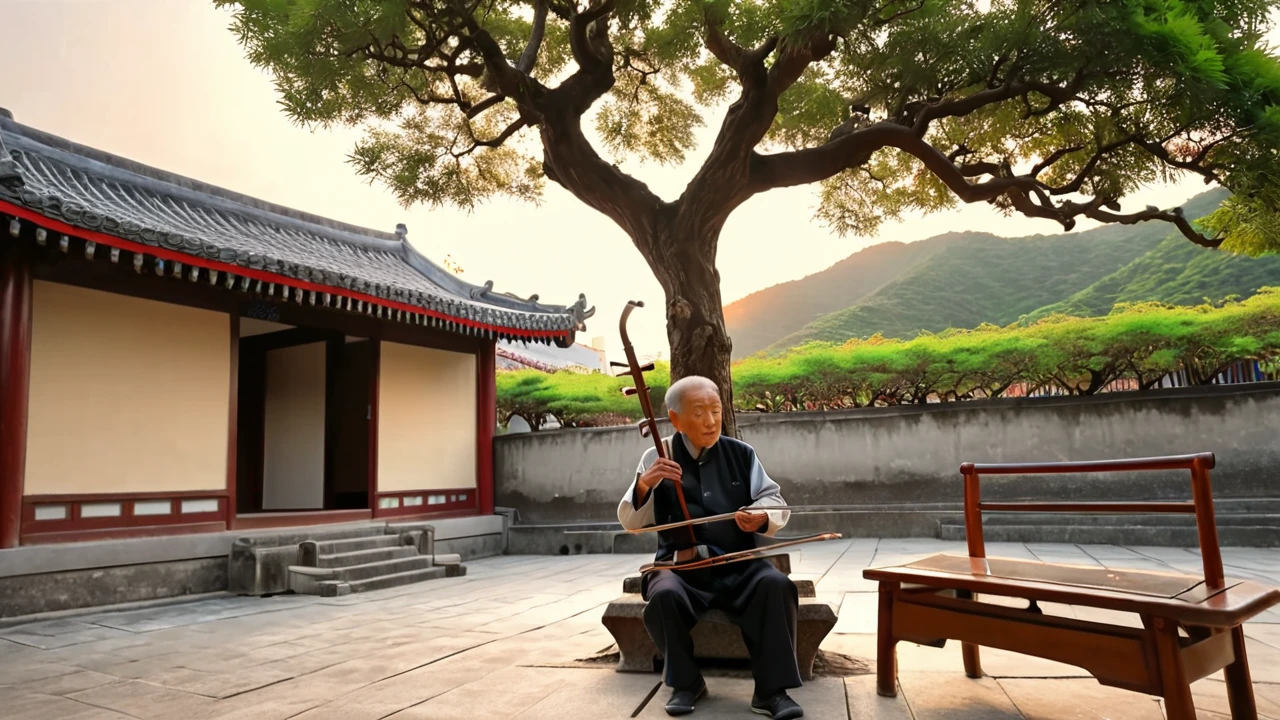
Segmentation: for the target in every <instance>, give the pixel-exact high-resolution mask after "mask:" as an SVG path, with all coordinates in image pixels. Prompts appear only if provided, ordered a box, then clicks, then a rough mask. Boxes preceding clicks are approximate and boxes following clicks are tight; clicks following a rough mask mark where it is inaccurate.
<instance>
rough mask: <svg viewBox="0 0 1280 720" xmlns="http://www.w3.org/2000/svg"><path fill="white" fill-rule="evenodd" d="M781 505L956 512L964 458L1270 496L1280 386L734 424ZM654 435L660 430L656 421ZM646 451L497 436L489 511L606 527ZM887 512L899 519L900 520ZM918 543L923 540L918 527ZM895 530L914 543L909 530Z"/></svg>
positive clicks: (1100, 486) (1073, 489) (1185, 489)
mask: <svg viewBox="0 0 1280 720" xmlns="http://www.w3.org/2000/svg"><path fill="white" fill-rule="evenodd" d="M738 424H739V427H740V429H741V433H742V437H743V440H745V441H746V442H748V443H750V444H751V445H753V446H754V447H755V448H756V451H757V453H758V454H759V457H760V459H761V461H762V462H763V463H764V465H765V468H766V470H767V471H768V473H769V474H770V476H772V477H773V478H774V479H775V480H776V481H777V482H778V483H779V484H780V485H781V486H782V492H783V495H784V497H785V498H786V499H787V501H788V503H790V504H797V505H830V506H836V507H846V508H851V509H852V508H859V509H861V510H863V511H865V510H873V511H874V510H875V509H876V508H878V507H884V508H885V509H886V510H888V509H890V508H893V509H895V511H902V510H906V511H910V510H911V509H912V508H920V509H921V510H929V509H933V510H939V509H949V508H956V507H959V506H960V504H961V502H962V492H961V480H960V474H959V468H960V464H961V463H962V462H979V463H981V462H1021V461H1066V460H1072V461H1076V460H1102V459H1113V458H1132V457H1147V456H1153V455H1170V454H1183V453H1195V452H1213V453H1215V454H1216V455H1217V468H1216V469H1215V470H1214V471H1213V473H1212V479H1213V486H1214V496H1215V498H1216V499H1230V498H1238V499H1242V500H1243V499H1255V498H1274V497H1280V383H1274V382H1272V383H1256V384H1252V385H1233V386H1207V387H1194V388H1180V389H1170V390H1161V391H1155V392H1145V393H1111V394H1107V395H1099V396H1091V397H1054V398H1016V399H996V400H981V401H970V402H959V403H947V404H934V405H923V406H908V407H901V406H900V407H889V408H863V409H857V410H846V411H839V412H825V413H778V414H754V413H753V414H745V415H739V416H738ZM663 432H664V434H665V433H669V432H670V428H669V427H666V426H665V424H664V428H663ZM651 446H652V441H651V440H648V439H645V438H642V437H641V436H640V434H639V432H638V431H637V430H636V429H635V427H634V426H626V427H617V428H589V429H569V430H553V431H541V432H532V433H519V434H508V435H503V436H499V437H497V438H495V442H494V455H495V458H494V462H495V484H496V496H497V504H498V505H499V506H503V507H508V508H514V509H515V510H516V511H517V514H518V522H519V523H522V524H558V523H579V522H610V521H613V522H616V517H615V508H616V506H617V503H618V500H619V498H620V497H621V495H622V493H623V492H624V491H625V490H626V487H627V485H628V484H629V483H630V482H631V480H632V479H633V478H634V475H635V468H636V465H637V463H638V461H639V458H640V455H641V453H642V452H643V451H644V450H645V449H646V448H647V447H651ZM983 495H984V497H986V498H992V499H996V498H999V499H1030V498H1042V499H1080V500H1111V499H1115V500H1119V499H1133V500H1156V499H1189V498H1190V486H1189V483H1188V480H1187V478H1186V474H1185V473H1182V474H1130V475H1119V476H1110V475H1104V476H1092V477H1088V478H1080V477H1076V476H1054V477H1037V478H1026V477H1003V478H995V477H993V478H989V479H986V480H984V484H983ZM893 515H895V516H900V515H899V513H898V512H894V513H893ZM919 527H920V528H921V530H920V534H931V533H932V532H933V530H931V529H929V528H928V527H926V525H923V524H922V525H920V526H919ZM905 534H908V535H910V534H917V533H916V532H912V531H907V532H905Z"/></svg>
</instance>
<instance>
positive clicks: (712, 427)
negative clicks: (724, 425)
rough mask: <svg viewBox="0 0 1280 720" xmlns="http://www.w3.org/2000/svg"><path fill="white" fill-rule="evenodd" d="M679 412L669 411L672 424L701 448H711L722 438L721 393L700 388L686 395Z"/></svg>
mask: <svg viewBox="0 0 1280 720" xmlns="http://www.w3.org/2000/svg"><path fill="white" fill-rule="evenodd" d="M683 404H684V407H683V408H682V409H681V411H680V412H679V413H676V412H669V413H668V415H669V416H670V417H671V424H672V425H674V426H675V428H676V430H679V431H680V432H681V433H682V434H683V435H684V436H685V437H687V438H689V441H690V442H692V443H693V444H694V445H696V446H697V447H700V448H709V447H711V446H712V445H715V444H716V441H717V440H719V439H720V409H721V408H720V395H719V393H717V392H715V391H713V390H710V389H702V388H698V389H696V390H690V391H689V392H688V393H687V394H686V395H685V396H684V403H683Z"/></svg>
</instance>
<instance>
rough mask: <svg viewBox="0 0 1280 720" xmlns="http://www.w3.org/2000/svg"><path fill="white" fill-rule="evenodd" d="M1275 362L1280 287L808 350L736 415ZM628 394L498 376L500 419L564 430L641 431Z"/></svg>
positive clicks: (756, 372)
mask: <svg viewBox="0 0 1280 720" xmlns="http://www.w3.org/2000/svg"><path fill="white" fill-rule="evenodd" d="M1277 358H1280V288H1264V289H1263V290H1261V291H1259V293H1258V294H1257V295H1255V296H1254V297H1252V298H1249V299H1248V300H1245V301H1243V302H1237V301H1229V302H1227V301H1224V302H1222V303H1217V304H1205V305H1201V306H1197V307H1185V306H1182V307H1180V306H1170V305H1163V304H1159V303H1141V304H1126V305H1118V306H1116V307H1115V309H1114V310H1113V311H1112V312H1111V314H1110V315H1107V316H1105V317H1097V318H1078V317H1069V316H1064V315H1054V316H1050V317H1046V318H1044V319H1042V320H1040V321H1038V322H1036V323H1035V324H1033V325H1029V326H1018V325H1012V326H1009V327H1003V328H1002V327H996V326H991V325H986V326H983V327H979V328H976V329H973V330H949V331H946V332H944V333H940V334H937V335H923V336H921V337H917V338H915V339H912V340H888V339H885V338H882V337H872V338H869V339H866V340H852V341H849V342H847V343H844V344H840V345H837V344H833V343H822V342H814V343H809V344H807V345H803V346H801V347H797V348H793V349H792V350H790V351H788V352H787V353H785V354H783V355H780V356H777V357H770V358H759V357H753V358H749V359H746V360H743V361H741V362H739V363H737V364H735V365H734V368H733V378H734V404H735V406H736V407H737V409H738V410H739V411H762V412H785V411H791V410H825V409H838V408H851V407H867V406H873V405H874V406H884V405H898V404H910V403H925V402H931V401H932V402H938V401H941V402H952V401H957V400H968V399H973V398H981V397H1000V396H1002V395H1008V394H1010V393H1011V392H1019V394H1021V393H1034V392H1036V391H1042V390H1044V389H1047V388H1055V389H1056V391H1057V392H1065V393H1069V394H1075V395H1092V394H1095V393H1098V392H1104V391H1106V390H1107V389H1108V388H1109V387H1114V383H1116V382H1117V381H1120V382H1124V383H1126V384H1127V385H1128V386H1133V387H1136V388H1137V389H1139V390H1149V389H1151V388H1152V387H1154V386H1155V385H1156V384H1157V383H1159V381H1160V380H1161V378H1163V377H1165V376H1166V375H1168V374H1169V373H1173V372H1177V371H1185V372H1186V375H1187V377H1188V380H1189V381H1190V382H1191V383H1192V384H1208V383H1211V382H1212V381H1213V378H1215V377H1216V376H1217V375H1218V374H1220V373H1222V372H1223V371H1224V370H1226V369H1227V368H1228V367H1230V366H1232V365H1234V364H1236V363H1238V362H1241V361H1245V360H1253V361H1259V362H1261V363H1262V364H1263V365H1264V368H1265V369H1266V370H1267V371H1268V372H1269V373H1272V374H1274V373H1275V372H1277V370H1280V367H1277ZM646 377H647V379H648V382H649V384H650V386H651V391H652V395H653V400H654V407H655V409H658V411H659V413H661V412H662V409H661V408H662V394H663V393H664V392H665V391H666V388H667V386H668V385H669V383H670V372H669V367H668V366H667V365H666V364H664V363H659V364H658V365H657V368H656V369H655V370H654V371H653V372H651V373H649V374H648V375H647V376H646ZM629 384H630V381H629V379H627V378H611V377H609V376H607V375H579V374H574V373H568V372H560V373H556V374H553V375H548V374H545V373H540V372H537V371H532V370H529V371H518V372H509V373H501V374H499V376H498V411H499V418H500V419H502V420H504V422H505V420H506V419H507V418H510V416H511V415H516V414H518V415H520V416H522V417H524V418H527V419H528V418H541V417H543V416H545V415H552V416H555V417H556V418H558V419H559V420H560V422H561V424H563V425H565V426H567V427H590V426H601V425H619V424H625V423H627V422H633V421H636V420H639V418H640V404H639V402H637V401H636V399H635V398H634V397H626V396H624V395H622V392H621V389H622V388H623V387H624V386H626V385H629ZM540 424H541V423H540V422H538V423H537V425H540ZM535 429H537V428H536V427H535Z"/></svg>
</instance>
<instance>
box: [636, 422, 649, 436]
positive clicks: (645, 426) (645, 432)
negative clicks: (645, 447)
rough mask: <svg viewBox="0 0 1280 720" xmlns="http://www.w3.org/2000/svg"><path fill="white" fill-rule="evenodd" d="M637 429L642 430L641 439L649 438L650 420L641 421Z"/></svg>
mask: <svg viewBox="0 0 1280 720" xmlns="http://www.w3.org/2000/svg"><path fill="white" fill-rule="evenodd" d="M637 427H639V428H640V436H641V437H649V421H648V420H641V421H640V422H639V423H638V424H637Z"/></svg>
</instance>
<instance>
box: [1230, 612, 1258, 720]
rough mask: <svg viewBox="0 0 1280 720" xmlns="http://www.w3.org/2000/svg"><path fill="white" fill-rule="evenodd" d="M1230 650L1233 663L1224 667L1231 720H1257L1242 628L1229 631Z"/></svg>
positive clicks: (1237, 627) (1239, 626) (1256, 707)
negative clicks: (1233, 654) (1232, 652)
mask: <svg viewBox="0 0 1280 720" xmlns="http://www.w3.org/2000/svg"><path fill="white" fill-rule="evenodd" d="M1231 649H1232V650H1234V651H1235V657H1236V659H1235V662H1232V663H1231V664H1230V665H1228V666H1227V667H1226V670H1225V671H1224V674H1225V675H1226V676H1227V702H1229V703H1230V704H1231V720H1258V706H1257V704H1256V703H1255V702H1254V699H1253V681H1252V680H1251V679H1250V677H1249V656H1248V655H1247V654H1246V653H1245V647H1244V626H1242V625H1237V626H1236V627H1234V628H1232V629H1231Z"/></svg>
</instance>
